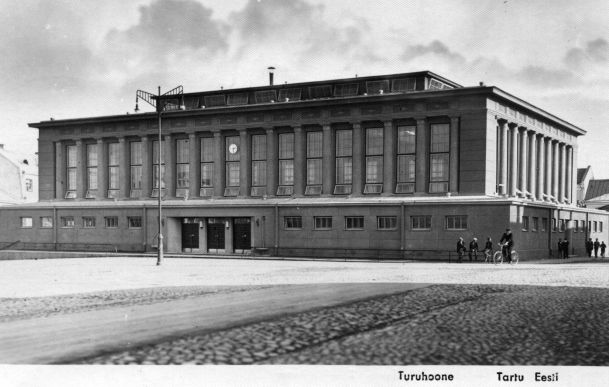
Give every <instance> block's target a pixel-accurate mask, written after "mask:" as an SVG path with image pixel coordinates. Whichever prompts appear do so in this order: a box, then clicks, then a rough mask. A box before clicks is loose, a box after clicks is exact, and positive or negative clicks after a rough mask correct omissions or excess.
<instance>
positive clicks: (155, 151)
mask: <svg viewBox="0 0 609 387" xmlns="http://www.w3.org/2000/svg"><path fill="white" fill-rule="evenodd" d="M161 147H162V148H165V140H163V141H161ZM161 178H162V179H163V181H162V182H161V188H163V189H164V188H165V152H164V151H163V150H161ZM152 184H153V187H154V189H159V141H158V140H155V141H153V142H152Z"/></svg>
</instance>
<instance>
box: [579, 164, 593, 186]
mask: <svg viewBox="0 0 609 387" xmlns="http://www.w3.org/2000/svg"><path fill="white" fill-rule="evenodd" d="M590 168H591V167H590V166H589V165H588V166H587V167H586V168H577V184H581V183H583V182H584V179H585V178H586V176H587V175H588V172H590Z"/></svg>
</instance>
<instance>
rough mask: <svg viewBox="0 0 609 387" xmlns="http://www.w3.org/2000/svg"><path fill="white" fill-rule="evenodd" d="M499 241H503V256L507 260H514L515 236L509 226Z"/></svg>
mask: <svg viewBox="0 0 609 387" xmlns="http://www.w3.org/2000/svg"><path fill="white" fill-rule="evenodd" d="M499 243H503V244H504V245H503V248H502V252H503V256H504V257H505V259H506V262H508V263H510V262H512V247H513V246H514V237H513V236H512V230H510V229H509V228H507V229H505V232H504V233H503V235H502V236H501V239H500V240H499Z"/></svg>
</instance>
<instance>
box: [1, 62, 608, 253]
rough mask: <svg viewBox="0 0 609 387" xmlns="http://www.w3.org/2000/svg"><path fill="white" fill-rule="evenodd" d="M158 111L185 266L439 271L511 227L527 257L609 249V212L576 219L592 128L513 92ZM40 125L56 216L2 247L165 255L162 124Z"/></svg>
mask: <svg viewBox="0 0 609 387" xmlns="http://www.w3.org/2000/svg"><path fill="white" fill-rule="evenodd" d="M157 103H162V104H163V106H164V107H165V108H166V109H165V111H164V112H163V113H162V139H163V141H162V144H161V146H162V152H161V154H162V156H163V157H162V160H161V164H162V166H161V167H162V171H163V172H162V175H163V179H162V186H161V188H162V190H161V191H162V195H163V213H162V218H163V227H164V229H163V234H164V236H165V248H166V251H167V252H170V253H218V254H233V253H248V252H250V251H254V252H257V253H262V254H270V255H287V256H310V257H324V256H333V257H336V256H340V257H342V256H352V257H358V256H359V257H389V258H409V257H422V256H427V257H440V256H442V254H440V253H438V251H439V250H444V251H449V250H450V251H452V250H454V249H455V244H456V240H457V239H458V238H459V237H463V238H464V239H465V240H466V242H468V241H469V240H471V239H472V238H474V237H477V238H478V240H479V243H480V245H481V246H483V245H484V240H485V239H486V237H487V236H490V237H492V238H493V240H494V241H498V239H499V238H500V236H501V234H502V233H503V232H504V230H505V229H506V228H507V227H510V228H511V229H512V230H513V233H514V236H515V241H516V245H515V248H516V249H517V250H518V251H519V252H520V254H521V257H523V258H527V257H539V258H545V257H548V255H549V254H556V247H555V246H556V244H557V241H558V238H568V239H569V240H570V242H571V248H572V251H573V252H575V253H577V254H580V255H581V254H583V248H584V240H585V239H587V238H593V239H596V238H598V239H599V241H600V240H604V241H608V238H607V236H608V231H607V222H608V217H607V213H606V212H604V211H598V210H591V209H585V208H578V207H577V206H576V180H575V179H576V177H577V176H576V175H577V174H576V169H577V166H576V160H577V153H578V147H577V138H578V137H579V136H581V135H584V134H585V131H584V130H582V129H580V128H578V127H577V126H574V125H572V124H570V123H568V122H566V121H564V120H562V119H560V118H558V117H556V116H554V115H552V114H550V113H548V112H546V111H544V110H542V109H539V108H537V107H535V106H533V105H531V104H529V103H527V102H525V101H523V100H521V99H519V98H518V97H515V96H513V95H511V94H509V93H506V92H505V91H503V90H501V89H499V88H497V87H493V86H485V85H483V84H481V85H479V86H474V87H462V86H461V85H459V84H457V83H455V82H452V81H450V80H448V79H445V78H443V77H441V76H439V75H437V74H434V73H432V72H428V71H424V72H416V73H406V74H393V75H382V76H371V77H355V78H350V79H334V80H328V81H321V82H306V83H294V84H281V85H273V84H272V83H271V84H270V85H267V86H262V87H250V88H240V89H231V90H228V89H222V90H215V91H206V92H197V93H186V94H181V95H169V96H165V97H162V98H160V99H158V100H157ZM180 105H183V108H182V109H174V108H176V107H178V106H180ZM30 126H31V127H35V128H38V129H39V158H40V163H39V165H40V171H39V176H40V183H39V196H40V201H39V202H38V203H35V204H31V205H22V206H17V207H10V208H2V209H1V210H0V218H1V219H2V222H1V225H0V228H1V229H0V235H2V239H3V241H2V242H3V243H5V244H9V243H15V242H16V241H19V242H20V243H21V245H22V246H23V248H29V249H59V250H80V249H93V250H118V251H153V250H154V249H155V247H156V246H157V233H158V230H157V228H158V211H157V204H156V200H157V199H156V198H157V196H158V195H159V186H158V185H159V183H158V181H159V179H158V178H157V173H158V169H159V168H158V155H157V151H158V142H157V138H158V137H157V136H158V119H157V113H156V112H148V113H138V114H126V115H116V116H105V117H91V118H76V119H66V120H50V121H43V122H38V123H33V124H30ZM445 257H446V256H445V255H443V256H442V259H444V258H445Z"/></svg>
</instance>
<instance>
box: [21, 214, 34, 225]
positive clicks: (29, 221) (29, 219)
mask: <svg viewBox="0 0 609 387" xmlns="http://www.w3.org/2000/svg"><path fill="white" fill-rule="evenodd" d="M33 223H34V222H33V221H32V217H31V216H22V217H21V228H32V225H33Z"/></svg>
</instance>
